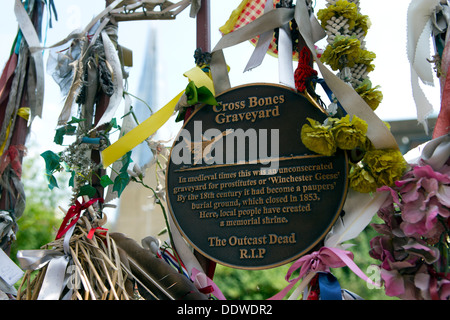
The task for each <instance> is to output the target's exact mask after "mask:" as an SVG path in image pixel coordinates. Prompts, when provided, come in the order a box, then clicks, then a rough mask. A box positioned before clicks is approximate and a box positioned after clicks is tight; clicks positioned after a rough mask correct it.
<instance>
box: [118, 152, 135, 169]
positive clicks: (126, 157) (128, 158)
mask: <svg viewBox="0 0 450 320" xmlns="http://www.w3.org/2000/svg"><path fill="white" fill-rule="evenodd" d="M131 162H133V160H131V151H128V152H127V153H126V154H125V155H124V156H123V157H122V168H120V172H121V173H122V172H125V173H126V172H127V170H128V166H129V165H130V163H131Z"/></svg>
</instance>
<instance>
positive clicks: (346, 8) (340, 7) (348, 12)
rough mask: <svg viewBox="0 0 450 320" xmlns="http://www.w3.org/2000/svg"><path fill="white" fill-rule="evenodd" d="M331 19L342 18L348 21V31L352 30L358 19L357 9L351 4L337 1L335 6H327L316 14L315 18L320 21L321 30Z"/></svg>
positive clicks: (343, 0) (344, 0)
mask: <svg viewBox="0 0 450 320" xmlns="http://www.w3.org/2000/svg"><path fill="white" fill-rule="evenodd" d="M332 17H344V18H346V19H348V24H349V29H353V28H354V27H355V24H356V19H357V18H358V8H357V7H356V4H354V3H352V2H348V1H346V0H338V1H336V4H335V5H329V6H328V7H327V8H325V9H321V10H319V11H318V12H317V18H318V19H319V20H320V21H321V25H322V27H323V28H325V27H326V26H327V21H328V20H330V19H331V18H332Z"/></svg>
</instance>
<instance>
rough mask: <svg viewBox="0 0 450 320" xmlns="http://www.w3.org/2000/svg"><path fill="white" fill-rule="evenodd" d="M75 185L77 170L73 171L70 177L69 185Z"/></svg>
mask: <svg viewBox="0 0 450 320" xmlns="http://www.w3.org/2000/svg"><path fill="white" fill-rule="evenodd" d="M74 186H75V171H72V172H71V173H70V179H69V187H72V188H73V187H74Z"/></svg>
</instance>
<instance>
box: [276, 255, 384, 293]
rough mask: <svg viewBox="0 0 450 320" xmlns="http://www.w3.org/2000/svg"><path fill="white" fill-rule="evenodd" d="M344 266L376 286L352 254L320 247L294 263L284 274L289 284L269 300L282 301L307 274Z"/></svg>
mask: <svg viewBox="0 0 450 320" xmlns="http://www.w3.org/2000/svg"><path fill="white" fill-rule="evenodd" d="M344 266H347V267H349V268H350V270H352V271H353V272H354V273H355V274H356V275H357V276H358V277H360V278H361V279H363V280H365V281H367V282H369V283H371V284H372V285H374V286H377V285H376V284H375V283H373V282H372V281H371V280H370V279H369V278H368V277H367V276H366V275H365V274H364V273H363V272H362V271H361V270H360V269H359V268H358V266H357V265H356V264H355V263H354V262H353V253H351V252H350V251H345V250H342V249H338V248H328V247H322V248H320V249H319V251H315V252H313V253H311V254H309V255H306V256H303V257H301V258H300V259H298V260H297V261H296V262H294V263H293V264H292V266H291V267H290V268H289V270H288V272H287V274H286V281H287V282H289V285H288V286H287V287H286V288H284V289H283V290H282V291H280V292H279V293H278V294H276V295H274V296H273V297H272V298H270V299H269V300H281V299H283V298H284V297H285V296H286V294H287V293H288V292H289V290H291V289H292V287H294V286H295V285H296V284H297V282H298V281H300V279H302V278H303V277H304V276H305V275H306V274H307V273H308V272H311V271H313V272H320V271H327V272H328V271H329V268H341V267H344ZM298 269H300V273H299V275H298V277H297V278H295V279H292V280H291V279H290V278H291V276H292V274H293V273H294V272H295V271H296V270H298Z"/></svg>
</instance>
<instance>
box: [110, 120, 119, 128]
mask: <svg viewBox="0 0 450 320" xmlns="http://www.w3.org/2000/svg"><path fill="white" fill-rule="evenodd" d="M109 125H110V126H111V127H113V128H115V129H117V128H118V127H119V125H118V124H117V120H116V118H112V119H111V121H110V122H109Z"/></svg>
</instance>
